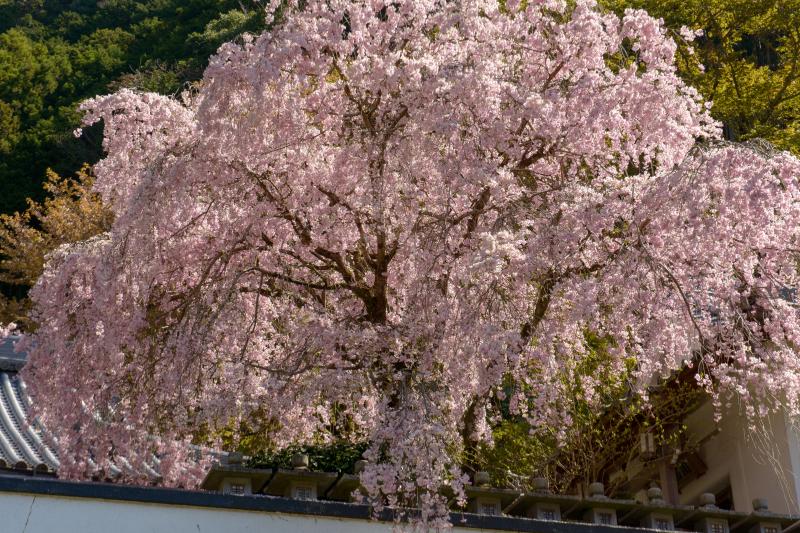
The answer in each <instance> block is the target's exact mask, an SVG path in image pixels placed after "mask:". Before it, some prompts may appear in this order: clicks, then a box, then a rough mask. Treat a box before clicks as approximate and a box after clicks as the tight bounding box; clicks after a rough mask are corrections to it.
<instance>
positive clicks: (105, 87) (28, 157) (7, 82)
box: [0, 0, 265, 213]
mask: <svg viewBox="0 0 800 533" xmlns="http://www.w3.org/2000/svg"><path fill="white" fill-rule="evenodd" d="M264 25H265V16H264V11H263V8H262V5H261V4H260V3H259V0H242V1H238V0H138V1H137V0H105V1H103V2H97V1H89V0H73V1H71V2H56V1H54V0H0V213H10V212H13V211H19V210H22V209H24V207H25V199H26V198H33V199H34V200H41V199H42V198H43V196H44V192H43V189H42V183H43V180H44V178H45V175H46V169H47V168H52V169H53V170H55V171H56V172H58V173H60V174H65V175H68V174H72V173H74V172H75V171H77V170H78V169H79V168H81V166H82V164H83V163H84V162H89V163H93V162H94V161H96V160H97V159H98V158H99V157H100V154H101V146H100V140H101V139H100V135H99V132H98V130H97V128H94V129H89V130H88V132H87V134H85V135H84V136H83V137H82V138H80V139H76V138H75V137H74V136H73V135H72V132H73V131H74V129H75V128H76V127H77V126H78V124H79V121H80V116H79V113H78V112H77V106H78V104H79V103H80V102H81V101H82V100H84V99H86V98H90V97H92V96H95V95H97V94H103V93H107V92H110V91H113V90H117V89H120V88H122V87H133V88H137V89H141V90H147V91H156V92H161V93H165V94H171V93H176V92H178V91H180V90H181V89H182V88H184V87H185V86H186V84H187V83H191V82H193V81H196V80H197V79H199V78H200V75H201V74H202V71H203V69H204V68H205V65H206V64H207V61H208V57H209V56H210V55H211V54H213V53H214V51H215V50H216V49H217V48H218V47H219V45H220V44H222V43H223V42H225V41H229V40H232V39H235V38H236V37H237V36H238V35H240V34H241V33H243V32H245V31H249V32H254V33H255V32H259V31H261V30H262V29H263V28H264Z"/></svg>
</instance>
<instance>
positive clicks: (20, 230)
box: [0, 0, 800, 485]
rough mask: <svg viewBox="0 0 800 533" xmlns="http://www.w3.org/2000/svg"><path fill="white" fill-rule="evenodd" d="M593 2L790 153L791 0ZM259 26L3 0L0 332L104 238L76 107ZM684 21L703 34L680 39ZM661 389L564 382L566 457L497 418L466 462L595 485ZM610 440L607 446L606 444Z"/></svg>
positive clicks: (151, 4)
mask: <svg viewBox="0 0 800 533" xmlns="http://www.w3.org/2000/svg"><path fill="white" fill-rule="evenodd" d="M600 3H601V4H602V5H603V6H604V7H605V8H607V9H610V10H613V11H616V12H619V13H621V12H623V11H624V10H625V9H628V8H643V9H646V10H647V11H648V12H650V13H651V14H652V15H654V16H657V17H662V18H663V19H664V21H665V24H666V26H667V27H668V28H669V30H670V31H671V32H673V33H674V38H675V39H676V41H677V42H678V44H679V53H678V62H679V69H680V73H681V75H682V76H683V77H684V79H686V80H687V81H688V82H689V84H691V85H693V86H694V87H696V88H697V89H698V90H699V91H700V92H701V93H702V94H703V95H704V96H705V97H706V98H707V99H708V100H710V101H712V102H713V107H712V114H713V116H714V117H715V118H716V119H718V120H720V121H721V122H722V123H723V125H724V131H725V135H726V137H728V138H729V139H732V140H745V139H750V138H756V137H758V138H763V139H765V140H767V141H769V142H770V143H772V144H774V145H775V146H777V147H778V148H780V149H785V150H789V151H791V152H793V153H795V154H799V155H800V0H600ZM264 24H265V22H264V16H263V11H262V6H261V3H260V2H259V1H258V0H143V1H136V0H104V1H97V0H95V1H90V0H73V1H69V0H61V1H56V0H0V216H1V217H2V218H0V323H6V322H8V321H16V322H17V323H19V324H21V325H22V326H23V327H27V328H32V327H35V325H34V324H32V323H30V322H29V320H28V317H27V310H28V306H27V305H28V304H27V299H26V294H27V290H28V288H29V287H30V286H31V285H32V284H33V283H34V282H35V280H36V279H37V277H38V276H39V274H40V273H41V270H42V265H43V262H44V258H45V255H46V253H47V252H49V251H50V250H52V249H54V248H55V247H56V246H58V245H60V244H62V243H64V242H71V241H76V240H81V239H85V238H87V237H90V236H92V235H94V234H96V233H99V232H101V231H103V230H104V229H105V228H107V227H108V225H109V224H110V222H111V220H112V218H113V214H112V213H110V212H109V211H108V210H107V209H105V208H104V207H103V206H102V205H101V204H100V202H99V200H98V199H97V198H96V197H95V196H93V195H92V194H91V192H90V187H91V180H92V177H91V170H90V166H87V165H91V164H92V163H94V162H96V161H97V160H98V158H99V157H100V156H101V146H100V142H101V138H102V136H101V134H100V131H99V130H97V129H96V127H95V128H88V129H86V130H84V134H83V135H82V136H81V137H80V138H76V137H75V136H74V135H73V131H74V130H75V129H76V128H77V126H78V124H79V121H80V115H79V112H78V111H77V107H78V105H79V103H80V102H81V101H83V100H84V99H86V98H89V97H92V96H94V95H97V94H104V93H109V92H113V91H116V90H118V89H120V88H134V89H138V90H142V91H155V92H158V93H162V94H178V93H180V92H181V91H182V90H185V89H190V88H191V86H192V84H193V83H196V82H197V80H199V79H200V78H201V76H202V72H203V69H204V68H205V66H206V64H207V61H208V57H209V56H210V55H211V54H213V53H214V51H215V50H216V49H217V47H218V46H219V45H220V44H222V43H223V42H226V41H229V40H232V39H236V38H237V37H238V36H240V35H241V34H242V33H244V32H259V31H261V30H263V29H264ZM683 27H687V28H689V29H691V30H693V31H698V33H700V31H699V30H702V35H701V36H700V37H698V38H697V39H696V40H694V41H692V42H687V41H685V40H683V38H682V37H681V28H683ZM73 176H74V177H73ZM590 341H591V343H594V345H596V348H597V353H598V360H597V366H596V367H593V368H584V369H581V371H582V372H587V373H594V372H600V371H602V353H603V346H602V339H590ZM620 379H621V378H620ZM609 383H610V385H609V391H608V392H609V396H610V397H617V396H618V393H619V390H617V389H619V388H621V387H622V383H621V381H614V379H612V377H611V376H609ZM671 386H672V387H673V388H674V390H673V393H672V394H670V395H669V399H668V400H666V401H665V402H664V403H665V405H664V409H663V411H662V412H660V413H659V414H658V415H657V416H651V415H648V416H643V415H642V413H641V411H640V410H639V409H638V406H636V405H617V406H616V407H614V408H612V409H611V410H610V411H609V412H610V413H611V415H609V414H608V413H607V414H606V416H605V418H603V419H602V420H598V415H595V414H593V413H591V412H582V411H581V409H583V407H582V406H583V405H584V404H582V403H581V402H580V401H579V399H580V397H581V391H580V390H579V385H578V384H577V382H576V390H575V395H576V398H577V399H578V400H577V401H576V407H575V409H576V413H577V414H578V415H579V416H578V421H579V423H580V424H583V426H580V428H582V431H580V432H576V435H580V437H576V439H579V440H576V441H575V442H573V443H572V446H570V447H568V448H567V452H566V453H563V452H562V453H560V454H559V456H558V458H556V459H553V458H552V451H553V448H552V445H551V444H552V443H551V442H549V441H546V440H545V441H532V440H530V439H528V438H527V435H528V432H527V428H526V427H525V426H524V425H522V424H519V423H517V422H516V421H514V420H508V421H505V422H503V423H502V424H500V425H499V426H498V427H497V428H496V430H495V439H496V442H497V443H499V444H501V445H503V446H498V447H496V448H495V449H493V450H484V451H483V452H482V455H480V457H477V458H475V459H473V460H472V461H470V462H472V463H473V464H474V465H475V466H476V467H491V468H492V469H493V474H494V476H495V477H496V478H502V477H503V472H505V471H507V469H506V468H505V466H506V465H508V464H511V463H519V462H523V463H526V464H530V465H541V464H543V462H544V463H547V462H548V461H550V463H549V464H551V465H552V466H551V470H550V472H551V473H552V472H553V471H556V470H557V471H559V472H560V474H561V479H563V482H564V483H565V484H567V485H568V484H570V483H571V482H572V480H573V479H581V478H584V479H585V478H587V477H602V473H603V471H604V469H607V468H608V465H610V464H612V463H614V462H615V461H617V460H618V459H619V456H620V454H622V453H624V451H625V447H626V446H628V444H629V443H630V441H631V438H632V437H635V435H637V434H638V433H637V432H638V431H639V427H640V425H642V424H644V425H648V424H649V425H650V427H654V428H656V429H655V431H657V432H658V431H662V432H664V429H663V428H666V427H667V426H669V425H670V424H674V423H675V420H679V419H680V418H681V415H682V413H684V412H685V410H686V409H688V408H690V407H691V405H692V404H693V403H694V402H695V401H696V398H695V397H694V396H693V394H694V392H693V391H691V390H689V391H687V392H686V393H685V394H684V393H683V392H681V391H683V389H682V384H681V382H680V380H679V379H678V380H676V381H675V382H674V383H673V384H672V385H671ZM675 390H677V391H678V393H675V392H674V391H675ZM614 409H616V411H615V410H614ZM633 419H635V420H636V421H637V422H636V423H635V424H631V420H633ZM610 420H613V425H612V426H611V427H609V425H608V424H609V423H610V422H609V421H610ZM659 427H660V428H661V429H658V428H659ZM580 428H579V429H580ZM235 429H236V431H233V432H232V435H236V437H235V438H236V439H237V446H240V447H242V448H243V449H244V451H246V452H251V453H253V452H264V451H263V450H262V449H260V445H261V444H263V442H264V441H263V439H261V435H259V434H258V432H257V431H255V430H252V431H251V429H252V428H235ZM609 434H614V435H615V436H617V437H618V438H617V439H616V440H614V441H613V442H612V441H611V440H610V439H609V438H608V436H609ZM232 438H234V437H232ZM667 438H668V436H667V435H666V432H664V436H663V439H667ZM248 439H250V440H248ZM359 450H360V449H359ZM570 450H571V451H570ZM265 453H266V452H265ZM282 453H283V455H270V454H268V453H267V454H266V455H262V456H261V459H262V461H264V462H266V463H269V462H274V461H287V460H288V457H289V456H290V455H289V452H286V451H284V452H282ZM325 453H327V455H325V454H324V453H323V455H321V456H320V457H319V459H318V461H319V462H320V463H321V464H327V462H332V463H333V464H341V463H342V461H345V462H347V463H348V464H349V463H352V461H354V460H355V459H356V458H357V457H358V453H353V450H352V448H350V447H347V448H345V449H339V448H335V447H334V448H328V452H325ZM359 453H360V451H359ZM570 454H571V455H570ZM315 460H317V459H315ZM532 468H533V466H532ZM502 481H503V482H505V483H514V480H508V479H503V480H502Z"/></svg>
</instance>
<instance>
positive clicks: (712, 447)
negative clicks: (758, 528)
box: [680, 403, 800, 514]
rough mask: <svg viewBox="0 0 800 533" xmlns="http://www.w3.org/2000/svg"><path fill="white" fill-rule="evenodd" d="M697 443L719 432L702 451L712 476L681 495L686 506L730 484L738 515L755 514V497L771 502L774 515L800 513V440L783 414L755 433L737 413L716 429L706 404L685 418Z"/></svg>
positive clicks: (708, 474) (766, 420) (762, 424)
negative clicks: (716, 431)
mask: <svg viewBox="0 0 800 533" xmlns="http://www.w3.org/2000/svg"><path fill="white" fill-rule="evenodd" d="M687 426H688V430H689V434H690V435H692V436H693V438H695V439H699V438H703V437H705V436H706V435H709V434H710V433H711V432H712V431H714V430H715V428H718V429H719V432H718V433H717V434H716V435H715V436H714V437H712V438H710V439H709V440H708V441H707V442H706V443H705V444H704V445H703V446H702V447H701V449H700V456H701V458H702V459H703V461H704V462H705V464H706V466H707V467H708V472H706V474H705V475H703V476H702V477H700V478H699V479H697V480H695V481H693V482H691V483H689V484H688V485H687V486H686V487H684V489H683V490H682V491H681V495H680V500H681V503H683V504H696V503H697V501H698V498H699V496H700V494H702V493H703V492H716V491H718V490H720V489H722V488H723V487H724V485H725V484H727V483H728V482H730V485H731V492H732V493H733V502H734V507H735V509H736V510H737V511H742V512H750V511H752V510H753V504H752V501H753V499H754V498H767V500H768V501H769V507H770V510H771V511H774V512H777V513H790V514H798V512H799V511H800V508H798V481H800V462H799V461H800V441H799V440H798V435H797V432H796V431H794V430H793V429H792V427H791V426H790V425H789V424H787V422H786V419H785V418H784V417H783V416H782V415H779V414H778V415H772V416H770V417H767V418H764V419H763V420H760V421H759V426H760V428H759V431H758V432H751V430H750V429H749V427H748V424H747V422H746V420H745V418H744V417H743V416H742V415H741V414H740V413H737V412H735V411H731V412H728V413H726V414H725V416H723V417H722V420H721V421H720V422H719V424H717V423H716V422H715V421H714V417H713V408H712V407H711V404H710V403H708V404H706V405H704V406H703V407H701V408H700V409H698V410H697V411H696V412H695V413H693V414H692V415H691V416H690V417H689V418H688V419H687Z"/></svg>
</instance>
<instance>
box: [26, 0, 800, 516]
mask: <svg viewBox="0 0 800 533" xmlns="http://www.w3.org/2000/svg"><path fill="white" fill-rule="evenodd" d="M302 4H303V6H304V7H303V8H302V9H299V8H298V4H297V3H292V2H289V4H288V7H287V10H288V11H287V14H286V16H285V19H284V21H283V22H282V23H281V24H279V25H278V26H276V27H275V28H274V29H273V30H272V31H269V32H266V33H264V34H262V35H261V36H259V37H257V38H253V39H247V40H246V41H245V42H244V43H242V44H241V45H237V44H228V45H225V46H224V47H223V48H222V49H221V50H220V53H219V54H218V55H217V56H215V57H214V58H213V59H212V60H211V62H210V64H209V67H208V69H207V70H206V72H205V74H204V77H203V82H202V84H201V85H200V86H199V89H198V92H197V93H196V94H192V95H185V99H184V100H182V101H179V100H176V99H172V98H168V97H164V96H159V95H156V94H152V93H138V92H134V91H130V90H122V91H120V92H118V93H116V94H113V95H110V96H106V97H100V98H96V99H94V100H91V101H89V102H87V103H86V104H84V106H83V109H84V110H85V112H86V113H87V115H86V119H85V124H86V125H87V126H89V125H91V124H94V123H96V122H97V121H99V120H101V119H102V120H103V122H104V126H105V130H104V134H105V140H104V148H105V150H106V152H107V155H106V157H105V158H104V159H103V160H101V161H100V163H98V165H96V167H95V172H96V175H97V181H96V183H95V189H96V190H97V191H98V192H99V193H100V194H101V196H102V199H103V201H104V202H105V203H106V205H109V206H110V207H111V208H112V209H113V211H114V213H115V215H116V218H115V221H114V223H113V225H112V227H111V230H110V231H109V232H108V233H105V234H102V235H99V236H97V237H95V238H92V239H90V240H88V241H85V242H82V243H78V244H74V245H71V246H65V247H61V248H59V249H58V251H57V252H56V253H55V254H54V255H52V256H51V261H50V262H49V263H48V266H47V268H46V270H45V273H44V275H43V276H42V277H41V278H40V280H39V281H38V283H37V285H36V287H35V288H34V290H33V292H32V296H33V299H34V302H35V312H34V315H33V317H34V319H35V320H36V321H37V322H38V324H39V329H38V330H37V332H36V333H35V334H34V335H33V336H32V337H30V339H29V340H30V347H31V356H30V362H29V364H28V366H27V367H26V372H27V373H28V376H29V378H30V383H31V384H32V385H31V388H32V392H33V394H34V395H35V396H38V397H39V398H41V400H42V401H40V402H39V405H40V406H43V407H42V408H41V412H40V413H39V415H40V416H41V417H42V419H43V421H44V422H45V423H47V422H48V421H54V422H55V421H57V424H53V425H52V427H54V428H61V429H62V430H63V431H62V433H61V435H60V436H59V437H60V440H59V443H60V445H61V446H63V449H64V452H65V453H64V455H63V457H64V461H62V467H63V474H65V475H72V476H85V475H91V474H92V468H91V467H90V465H88V464H87V463H86V458H87V457H89V456H90V454H89V452H90V451H91V452H92V453H91V455H92V456H93V457H94V460H95V463H96V466H97V467H99V468H104V467H106V466H107V465H108V464H109V461H111V460H113V458H114V457H115V456H116V455H117V454H122V455H124V456H125V457H126V459H127V460H129V461H130V462H132V463H133V464H134V465H135V464H136V463H137V462H138V461H143V460H149V459H148V458H149V457H150V455H149V453H150V452H151V451H158V452H159V453H160V454H161V455H162V462H161V468H162V470H163V472H162V473H163V474H164V476H165V479H166V480H167V481H169V482H172V483H190V482H191V475H192V472H193V470H192V469H190V468H188V467H187V465H189V463H187V462H186V457H185V455H186V452H187V451H188V448H187V447H185V446H184V445H183V444H181V442H182V441H191V440H192V439H193V438H196V437H197V435H198V428H203V431H202V434H203V435H204V436H206V437H207V436H208V435H215V434H217V433H219V432H221V431H223V430H224V429H225V428H228V427H231V425H236V424H237V422H239V421H242V420H248V418H249V417H250V416H251V415H252V414H253V413H256V412H258V413H259V416H262V417H265V418H266V419H268V420H269V421H270V423H271V424H272V425H273V426H274V427H275V431H274V433H273V438H274V439H275V441H276V442H277V443H281V444H289V443H297V442H303V441H304V440H307V439H310V438H311V437H312V436H314V437H319V435H320V433H323V434H324V432H325V429H326V427H328V424H329V422H330V421H329V418H328V417H329V414H330V413H331V412H332V409H333V407H334V406H335V407H336V410H337V411H338V412H339V413H340V416H347V417H348V420H349V421H350V423H351V425H352V426H354V427H356V428H358V431H359V432H360V435H361V437H363V440H365V441H368V442H369V447H368V449H367V451H366V452H365V454H366V456H367V457H368V458H369V460H370V465H369V467H368V468H367V469H366V470H365V471H364V473H363V474H362V482H363V483H364V485H365V487H366V488H367V490H368V492H369V493H370V495H371V497H372V500H373V502H374V503H376V504H377V505H378V506H380V505H383V504H389V505H412V506H421V507H422V508H423V519H424V520H434V521H435V520H440V519H444V517H445V516H446V515H445V514H444V509H445V507H444V506H445V500H444V499H443V498H442V497H441V496H439V492H438V491H439V490H440V489H441V487H442V486H443V485H449V486H450V487H451V488H452V489H453V490H455V491H456V493H457V494H458V493H459V492H460V487H461V484H462V483H463V481H464V478H463V476H462V473H461V471H460V465H459V464H458V462H457V459H456V458H457V457H458V456H459V454H460V453H461V452H463V451H464V450H468V449H470V448H471V447H473V446H475V443H476V442H478V441H481V440H486V439H489V438H491V434H490V424H491V422H492V420H494V419H495V418H496V417H497V416H498V415H499V413H498V412H497V411H496V405H497V402H494V401H493V400H492V399H493V398H495V399H498V400H501V402H502V403H504V406H505V407H507V408H508V409H509V410H510V412H511V413H513V414H514V415H516V416H520V417H523V418H524V419H525V420H527V421H528V423H530V424H531V426H532V427H538V426H547V427H568V425H569V422H570V421H569V419H568V418H566V417H565V413H566V412H568V410H567V409H565V405H564V402H565V398H568V397H569V394H570V391H569V390H567V387H569V386H571V384H570V383H569V382H565V381H564V380H563V379H562V378H563V376H564V373H565V372H567V373H569V372H570V371H571V369H574V368H577V367H580V366H581V364H582V361H583V360H585V359H587V358H590V357H595V355H596V352H595V351H594V350H592V349H590V348H591V347H590V346H588V345H587V337H586V334H587V332H593V334H594V335H597V336H599V337H600V338H603V339H604V342H605V349H604V357H605V360H606V363H605V364H606V365H608V368H609V369H610V371H612V372H614V374H615V375H629V376H630V383H629V384H628V387H629V389H630V390H631V391H634V392H638V393H639V394H642V395H644V394H645V392H646V391H647V389H648V387H649V386H650V384H652V383H654V382H655V381H657V380H658V379H659V377H661V376H666V375H669V374H670V373H671V372H672V371H674V370H676V369H679V368H682V367H683V366H684V365H687V364H689V365H698V368H699V372H698V380H699V384H700V385H701V386H703V387H705V388H706V389H707V390H708V391H709V392H710V393H711V394H713V397H714V398H715V401H716V402H718V403H725V402H727V401H731V400H732V399H734V398H735V399H736V400H737V401H740V402H742V404H743V405H746V406H747V409H748V412H749V413H751V414H752V415H753V416H755V415H756V414H758V413H760V412H763V411H768V410H770V409H777V408H786V409H788V410H789V411H790V412H792V413H797V412H798V411H800V409H798V405H797V398H798V386H800V383H798V381H797V375H798V370H800V368H798V366H799V363H800V361H798V358H797V354H796V352H795V346H797V341H798V339H797V335H798V331H800V329H798V326H799V325H800V324H798V318H800V317H798V315H797V311H796V309H795V308H794V307H792V306H791V305H790V304H789V302H787V301H786V300H785V299H784V297H785V295H786V294H787V292H786V290H787V288H792V287H796V286H797V281H798V280H797V275H798V274H797V270H796V259H797V248H796V246H797V244H796V243H797V238H798V235H797V226H796V223H795V221H796V220H797V215H798V208H799V205H798V201H799V200H800V190H798V182H797V177H798V172H800V162H799V161H798V160H797V159H795V158H794V157H792V156H791V155H789V154H787V153H783V152H774V151H773V150H771V149H770V148H768V147H767V146H765V145H762V144H759V143H750V144H747V145H732V144H728V143H725V142H721V141H720V140H719V129H718V125H717V123H716V122H714V121H713V120H712V119H711V117H710V116H709V114H708V112H707V110H706V106H704V104H703V101H702V98H701V97H700V96H699V95H698V93H697V92H696V91H695V90H694V89H692V88H690V87H688V86H687V85H686V84H685V83H684V82H683V81H682V80H681V79H680V78H679V77H678V75H677V73H676V70H675V67H674V53H675V51H676V45H675V43H674V41H673V40H672V39H671V38H670V37H669V36H668V35H667V33H666V31H665V30H664V28H663V27H662V26H661V25H659V23H658V22H657V21H656V20H655V19H653V18H651V17H649V16H648V15H647V14H646V13H644V12H641V11H630V12H627V13H626V14H625V15H624V16H623V17H622V18H621V19H620V18H618V17H616V16H614V15H608V14H603V13H601V12H599V11H598V10H597V9H596V8H595V6H594V4H593V3H592V2H589V1H585V2H578V3H577V4H576V5H575V6H574V7H570V6H568V5H567V3H565V2H560V1H557V0H547V1H543V2H528V3H525V4H519V3H515V2H507V3H506V4H505V5H504V6H503V7H502V8H501V7H500V6H499V5H498V3H496V2H494V1H485V2H468V3H458V2H446V3H439V2H434V1H430V2H428V1H415V2H380V1H377V2H372V1H371V2H356V1H345V0H333V1H330V0H329V1H309V2H302ZM698 140H701V141H702V142H700V144H697V141H698ZM693 353H695V354H698V355H699V358H697V359H693V358H692V354H693ZM76 376H81V379H80V380H77V381H76V379H75V378H76ZM580 379H581V390H582V391H584V396H585V398H584V399H585V401H586V402H587V405H589V406H591V405H596V404H597V402H598V401H599V399H598V398H597V395H596V394H595V392H596V391H599V390H600V389H601V383H600V380H601V379H602V375H601V374H591V373H589V374H586V375H582V376H581V377H580ZM56 396H57V397H58V401H55V397H56ZM50 400H53V401H50ZM98 413H99V414H101V416H100V417H96V416H95V415H96V414H98ZM145 435H148V437H145ZM153 435H158V436H159V438H158V439H155V438H153ZM208 443H210V444H214V443H213V442H208Z"/></svg>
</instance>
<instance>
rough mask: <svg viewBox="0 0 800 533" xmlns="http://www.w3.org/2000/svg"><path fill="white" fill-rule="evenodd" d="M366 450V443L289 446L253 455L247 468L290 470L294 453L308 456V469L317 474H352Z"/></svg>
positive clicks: (341, 441)
mask: <svg viewBox="0 0 800 533" xmlns="http://www.w3.org/2000/svg"><path fill="white" fill-rule="evenodd" d="M366 449H367V443H364V442H357V443H352V442H349V441H344V440H340V441H335V442H332V443H330V444H324V445H307V446H289V447H287V448H283V449H281V450H277V451H273V452H262V453H259V454H257V455H255V456H254V457H253V458H252V459H250V461H248V466H250V467H253V468H291V467H292V456H293V455H294V454H296V453H304V454H307V455H308V467H309V469H310V470H316V471H319V472H343V473H345V474H352V473H353V469H354V466H355V463H356V461H358V460H359V459H361V454H362V453H364V450H366Z"/></svg>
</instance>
